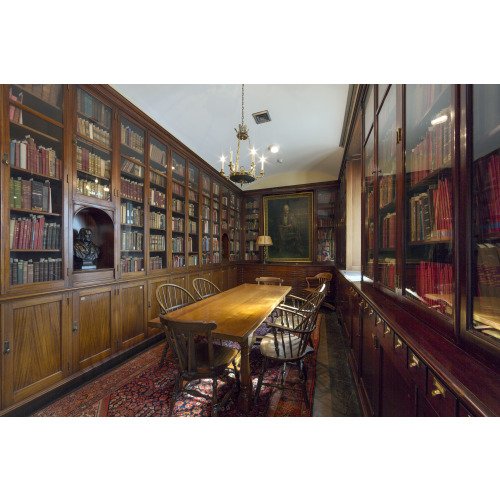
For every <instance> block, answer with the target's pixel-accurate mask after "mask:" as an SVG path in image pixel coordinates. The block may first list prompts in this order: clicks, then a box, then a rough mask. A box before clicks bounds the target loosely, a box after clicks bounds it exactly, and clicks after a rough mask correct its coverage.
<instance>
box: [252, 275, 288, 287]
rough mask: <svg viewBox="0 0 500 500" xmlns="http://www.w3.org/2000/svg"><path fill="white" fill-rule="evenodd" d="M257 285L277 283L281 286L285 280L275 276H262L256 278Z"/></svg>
mask: <svg viewBox="0 0 500 500" xmlns="http://www.w3.org/2000/svg"><path fill="white" fill-rule="evenodd" d="M255 281H256V282H257V285H277V286H281V284H282V283H283V280H282V279H281V278H274V277H270V276H262V277H260V278H255Z"/></svg>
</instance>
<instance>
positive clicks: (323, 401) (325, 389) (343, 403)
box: [312, 308, 362, 417]
mask: <svg viewBox="0 0 500 500" xmlns="http://www.w3.org/2000/svg"><path fill="white" fill-rule="evenodd" d="M321 313H322V314H323V321H322V325H321V336H320V343H319V347H318V354H317V358H316V382H315V386H314V398H313V408H312V416H313V417H361V416H362V412H361V407H360V404H359V400H358V395H357V393H356V388H355V385H354V381H353V378H352V374H351V369H350V367H349V361H348V359H347V346H346V341H345V337H344V335H343V333H342V330H341V327H340V325H339V323H338V320H337V315H336V313H335V312H333V311H330V310H327V309H325V308H322V309H321Z"/></svg>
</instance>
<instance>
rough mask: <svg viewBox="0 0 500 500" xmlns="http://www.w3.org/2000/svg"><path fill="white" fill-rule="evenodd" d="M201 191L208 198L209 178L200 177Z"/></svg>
mask: <svg viewBox="0 0 500 500" xmlns="http://www.w3.org/2000/svg"><path fill="white" fill-rule="evenodd" d="M201 190H202V191H203V193H204V194H206V195H207V196H210V177H207V176H206V175H205V174H203V175H202V176H201Z"/></svg>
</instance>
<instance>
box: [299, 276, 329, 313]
mask: <svg viewBox="0 0 500 500" xmlns="http://www.w3.org/2000/svg"><path fill="white" fill-rule="evenodd" d="M332 278H333V275H332V273H319V274H317V275H316V276H312V277H309V278H306V282H307V288H306V292H309V293H312V292H314V290H315V289H316V288H317V287H318V285H321V284H322V283H326V285H327V289H326V293H325V295H328V292H329V291H330V281H332ZM323 305H324V306H326V307H328V308H329V309H331V310H332V311H335V306H333V305H332V304H328V302H324V303H323Z"/></svg>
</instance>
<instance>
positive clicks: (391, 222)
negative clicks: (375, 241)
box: [380, 212, 396, 249]
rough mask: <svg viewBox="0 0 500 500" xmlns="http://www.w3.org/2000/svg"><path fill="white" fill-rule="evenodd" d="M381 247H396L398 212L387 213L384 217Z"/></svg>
mask: <svg viewBox="0 0 500 500" xmlns="http://www.w3.org/2000/svg"><path fill="white" fill-rule="evenodd" d="M380 246H381V248H386V249H387V248H391V249H395V248H396V212H392V213H390V214H387V215H386V216H385V217H384V218H383V219H382V241H381V242H380Z"/></svg>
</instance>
